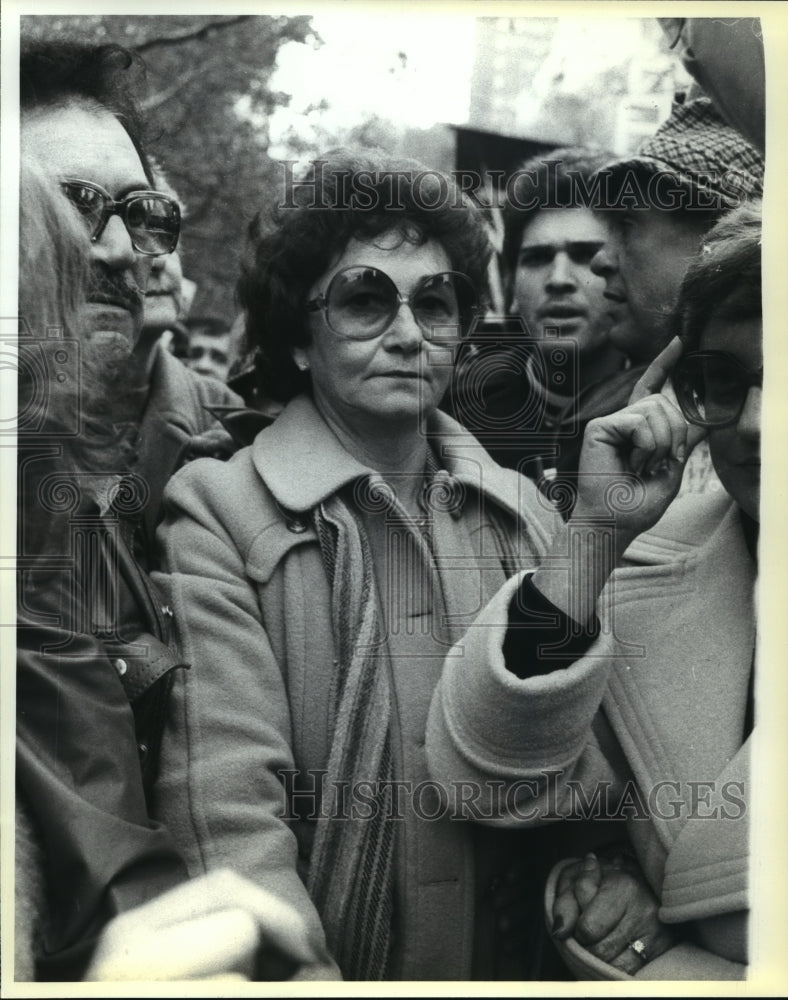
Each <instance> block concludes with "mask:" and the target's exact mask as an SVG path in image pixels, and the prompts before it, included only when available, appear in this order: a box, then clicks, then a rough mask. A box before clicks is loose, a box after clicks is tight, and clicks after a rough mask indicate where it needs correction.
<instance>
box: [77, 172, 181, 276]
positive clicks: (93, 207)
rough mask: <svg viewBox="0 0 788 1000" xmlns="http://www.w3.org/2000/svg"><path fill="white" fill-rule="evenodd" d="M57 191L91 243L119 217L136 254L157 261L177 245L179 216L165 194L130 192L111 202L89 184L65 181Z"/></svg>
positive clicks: (107, 193) (106, 195)
mask: <svg viewBox="0 0 788 1000" xmlns="http://www.w3.org/2000/svg"><path fill="white" fill-rule="evenodd" d="M61 187H62V188H63V191H64V192H65V194H66V196H67V197H68V199H69V201H70V202H71V203H72V204H73V205H74V206H75V207H76V208H77V211H78V212H79V213H80V215H81V216H82V217H83V218H84V219H85V222H86V224H87V227H88V231H89V232H90V239H91V242H93V243H95V242H96V241H97V240H99V239H100V238H101V234H102V233H103V232H104V230H105V228H106V226H107V223H108V222H109V220H110V219H111V218H112V216H113V215H119V216H120V217H121V219H122V220H123V224H124V226H125V227H126V232H127V233H128V234H129V238H130V240H131V245H132V246H133V247H134V249H135V250H136V251H137V253H141V254H143V255H144V256H146V257H161V256H162V254H167V253H172V251H173V250H174V249H175V247H176V246H177V245H178V236H179V235H180V231H181V213H180V209H179V208H178V203H177V202H176V201H175V200H174V199H172V198H168V197H167V195H166V194H160V193H159V192H158V191H132V192H131V193H130V194H127V195H126V197H125V198H122V199H121V200H120V201H115V199H114V198H113V197H112V195H111V194H109V192H108V191H105V190H104V188H102V187H100V186H99V185H98V184H93V183H92V182H91V181H80V180H65V181H62V182H61Z"/></svg>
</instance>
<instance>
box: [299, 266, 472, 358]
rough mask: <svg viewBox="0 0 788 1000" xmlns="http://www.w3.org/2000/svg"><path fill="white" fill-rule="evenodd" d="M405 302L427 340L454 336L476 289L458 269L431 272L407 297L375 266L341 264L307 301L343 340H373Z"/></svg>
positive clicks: (384, 329)
mask: <svg viewBox="0 0 788 1000" xmlns="http://www.w3.org/2000/svg"><path fill="white" fill-rule="evenodd" d="M402 305H407V306H408V308H409V309H410V311H411V312H412V313H413V318H414V319H415V320H416V322H417V323H418V324H419V326H420V327H421V328H422V330H423V331H424V334H425V336H426V338H427V339H428V340H430V339H432V338H433V337H441V336H457V335H458V334H459V332H460V326H461V325H463V324H464V323H465V322H466V321H467V319H468V316H469V313H470V311H471V310H472V309H473V308H474V306H475V305H476V292H475V290H474V287H473V285H472V284H471V281H470V279H469V278H468V277H467V275H465V274H462V273H461V272H459V271H442V272H441V273H440V274H431V275H429V276H428V277H426V278H422V280H421V281H420V282H419V283H418V285H417V286H416V287H415V288H414V289H413V291H412V292H411V293H410V295H408V296H404V295H401V294H400V291H399V289H398V288H397V286H396V285H395V284H394V282H393V281H392V280H391V278H390V277H389V276H388V275H387V274H386V273H385V271H381V270H379V269H378V268H377V267H364V266H363V265H362V266H356V267H345V268H343V269H342V270H341V271H337V273H336V274H335V275H334V277H333V278H332V279H331V281H330V282H329V285H328V288H327V289H326V291H325V293H324V294H323V295H318V296H317V297H316V298H314V299H310V301H309V302H307V304H306V308H307V310H308V311H309V312H317V311H318V310H322V311H323V314H324V316H325V318H326V323H327V324H328V327H329V329H331V330H333V331H334V333H336V334H337V335H338V336H340V337H344V338H346V339H347V340H372V339H373V338H374V337H379V336H380V335H381V334H382V333H384V332H385V331H386V330H387V329H388V327H389V326H390V325H391V324H392V323H393V322H394V318H395V317H396V315H397V313H398V312H399V310H400V306H402Z"/></svg>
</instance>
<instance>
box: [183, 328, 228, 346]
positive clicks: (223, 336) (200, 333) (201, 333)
mask: <svg viewBox="0 0 788 1000" xmlns="http://www.w3.org/2000/svg"><path fill="white" fill-rule="evenodd" d="M229 339H230V331H229V330H227V331H226V332H225V333H211V332H210V331H208V330H204V329H203V330H201V329H200V328H199V327H197V328H195V329H194V330H192V332H191V334H190V335H189V340H190V341H191V342H192V343H197V342H198V341H199V342H200V343H211V344H217V345H219V346H222V345H223V344H224V343H225V342H226V341H228V340H229Z"/></svg>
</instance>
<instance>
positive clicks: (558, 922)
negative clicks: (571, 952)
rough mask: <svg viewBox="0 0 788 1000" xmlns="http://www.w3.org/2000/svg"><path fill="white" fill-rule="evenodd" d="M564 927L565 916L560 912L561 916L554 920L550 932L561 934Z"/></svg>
mask: <svg viewBox="0 0 788 1000" xmlns="http://www.w3.org/2000/svg"><path fill="white" fill-rule="evenodd" d="M563 929H564V918H563V917H562V916H560V914H559V916H557V917H556V918H555V920H553V926H552V927H551V928H550V933H551V934H560V933H561V931H562V930H563Z"/></svg>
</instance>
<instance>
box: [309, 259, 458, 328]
mask: <svg viewBox="0 0 788 1000" xmlns="http://www.w3.org/2000/svg"><path fill="white" fill-rule="evenodd" d="M356 270H364V271H377V272H378V273H379V274H382V275H383V276H384V277H386V278H388V280H389V281H390V282H391V285H392V286H393V288H394V291H395V292H396V301H397V308H396V309H395V310H394V312H393V313H392V314H391V319H389V321H388V323H386V325H385V326H384V327H383V329H382V330H379V331H378V332H377V333H373V334H370V335H369V336H367V337H351V336H349V335H348V334H347V333H344V332H343V331H341V330H337V329H336V327H334V326H332V324H331V321H330V320H329V318H328V300H329V297H330V295H331V286H332V285H333V284H334V282H335V281H336V279H337V278H339V277H340V276H341V275H343V274H345V272H347V271H356ZM444 274H447V275H451V277H452V278H461V279H462V281H463V282H465V283H466V284H467V286H468V289H469V290H470V291H471V292H472V293H473V304H472V307H471V308H472V309H473V310H475V309H476V306H477V304H478V296H477V293H476V288H475V286H474V284H473V282H472V281H471V279H470V278H469V277H468V275H467V274H465V273H463V272H462V271H453V270H448V271H436V272H435V274H428V275H425V277H423V278H422V279H421V280H420V281H419V282H418V284H417V285H416V287H415V288H414V289H413V291H412V292H411V293H410V295H407V296H405V295H403V294H402V293H401V292H400V290H399V288H398V287H397V285H396V284H395V282H394V279H393V278H392V277H391V276H390V275H389V274H386V272H385V271H384V270H383V269H382V268H380V267H375V265H374V264H350V265H348V267H343V268H342V269H341V270H339V271H337V272H336V274H334V275H333V276H332V278H331V281H329V283H328V287H327V288H326V290H325V292H321V293H320V295H316V296H315V297H314V298H313V299H309V301H308V302H307V303H306V310H307V312H317V311H318V310H320V311H322V313H323V317H324V319H325V321H326V326H327V327H328V328H329V330H331V332H332V333H333V334H334V335H335V336H337V337H340V338H342V339H343V340H355V341H358V342H360V343H363V342H364V341H367V340H374V339H375V338H376V337H382V336H383V334H384V333H385V332H386V330H388V328H389V327H390V326H391V324H392V323H393V322H394V320H395V319H396V317H397V315H398V313H399V311H400V309H401V308H402V306H403V305H407V306H408V308H409V309H410V311H411V315H412V316H413V319H414V320H415V322H416V323H417V325H418V326H419V327H420V328H421V329H422V330H425V333H426V332H427V329H428V328H426V327H425V326H424V324H423V323H421V322H420V321H419V319H418V318H417V316H416V313H415V312H414V310H413V306H412V305H411V302H412V299H413V296H414V295H415V294H416V293H417V292H418V291H419V289H420V288H421V287H422V286H423V285H424V284H426V282H428V281H432V279H433V278H438V277H440V276H441V275H444ZM457 305H458V308H459V311H460V313H462V311H463V309H462V306H461V305H460V303H459V301H458V303H457ZM457 325H458V326H461V325H462V324H461V323H458V324H457ZM427 339H428V340H429V339H431V338H430V337H429V336H428V337H427Z"/></svg>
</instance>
